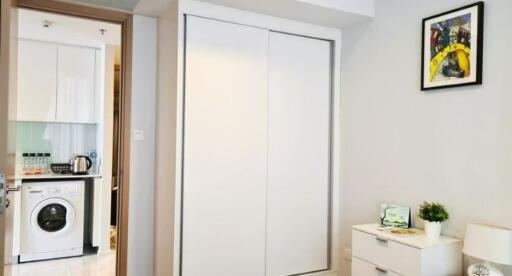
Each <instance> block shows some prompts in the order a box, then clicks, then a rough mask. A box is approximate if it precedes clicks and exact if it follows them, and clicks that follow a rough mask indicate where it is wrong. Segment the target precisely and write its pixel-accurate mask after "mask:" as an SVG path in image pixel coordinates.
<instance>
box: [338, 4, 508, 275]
mask: <svg viewBox="0 0 512 276" xmlns="http://www.w3.org/2000/svg"><path fill="white" fill-rule="evenodd" d="M472 2H474V1H472V0H463V1H461V0H430V1H423V0H410V1H403V0H386V1H376V17H375V19H374V20H373V21H371V22H368V23H363V24H359V25H357V26H353V27H350V28H347V29H345V30H344V32H343V51H342V59H343V60H342V133H343V135H342V136H343V137H342V139H343V141H342V145H343V146H342V147H343V150H342V160H343V164H342V206H341V208H342V212H343V213H342V229H341V231H342V242H343V246H345V247H350V239H351V237H350V227H351V225H353V224H358V223H368V222H376V221H377V217H378V215H379V205H380V203H381V202H383V201H388V202H395V203H400V204H406V205H411V206H413V207H414V209H415V211H416V210H417V206H418V205H419V204H420V203H421V202H422V201H423V200H432V201H439V202H441V203H443V204H445V205H446V206H447V208H448V211H449V212H450V215H451V218H450V220H449V221H448V222H447V223H445V224H444V233H445V234H448V235H453V236H457V237H463V235H464V231H465V225H466V223H468V222H483V223H490V224H497V225H503V226H507V227H512V216H511V215H510V210H511V209H512V200H511V199H510V197H511V195H512V184H511V183H512V169H511V167H512V108H511V103H512V93H511V88H510V73H509V71H510V62H511V61H512V51H510V45H512V28H510V27H511V25H510V14H511V11H512V1H509V0H493V1H486V2H485V4H486V7H485V9H486V11H485V17H486V18H485V36H484V41H485V46H484V65H483V67H484V68H483V69H484V71H483V74H484V79H483V81H484V84H483V85H482V86H472V87H465V88H454V89H443V90H439V91H436V92H427V93H425V92H421V91H420V89H419V87H420V58H421V20H422V18H424V17H427V16H430V15H434V14H437V13H440V12H443V11H447V10H450V9H453V8H457V7H459V6H462V5H464V4H467V3H472ZM342 263H343V264H344V271H345V273H344V274H343V275H348V263H347V262H342ZM508 273H509V274H507V275H512V269H509V272H508Z"/></svg>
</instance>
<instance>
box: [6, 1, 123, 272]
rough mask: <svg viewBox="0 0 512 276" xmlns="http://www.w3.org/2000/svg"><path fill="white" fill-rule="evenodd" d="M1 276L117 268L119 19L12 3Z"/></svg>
mask: <svg viewBox="0 0 512 276" xmlns="http://www.w3.org/2000/svg"><path fill="white" fill-rule="evenodd" d="M17 21H18V40H17V43H18V45H17V49H18V50H17V51H18V53H17V56H18V58H17V97H16V112H15V118H16V119H15V129H16V131H15V132H16V133H15V134H16V139H15V140H16V145H15V157H14V158H15V160H16V162H15V164H16V165H15V175H14V176H13V177H12V178H13V179H14V183H13V185H11V186H10V187H8V190H7V202H6V205H7V208H6V234H5V243H6V251H5V252H6V253H5V264H6V266H5V270H4V273H5V275H13V276H15V275H47V274H48V275H50V274H51V275H98V273H100V272H101V275H107V274H106V273H108V275H115V271H116V256H117V251H116V249H117V234H118V227H117V225H118V215H117V214H118V202H119V200H118V196H119V195H118V192H117V191H118V184H117V183H118V173H117V172H118V171H119V170H118V163H119V147H120V143H119V131H120V120H122V118H121V117H122V116H121V115H120V104H119V101H120V91H121V75H122V74H121V73H120V72H121V68H122V64H121V63H122V53H121V52H122V50H121V49H122V26H121V25H119V24H114V23H111V22H103V21H96V20H92V19H86V18H79V17H72V16H68V15H62V14H57V13H52V12H49V11H41V10H32V9H23V8H20V9H19V10H18V20H17Z"/></svg>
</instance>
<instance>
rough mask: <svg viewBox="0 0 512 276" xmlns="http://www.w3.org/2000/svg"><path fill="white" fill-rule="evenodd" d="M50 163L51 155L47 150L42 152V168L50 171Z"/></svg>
mask: <svg viewBox="0 0 512 276" xmlns="http://www.w3.org/2000/svg"><path fill="white" fill-rule="evenodd" d="M51 164H52V155H51V154H50V153H49V152H47V153H45V154H44V170H45V172H46V173H49V172H50V167H51Z"/></svg>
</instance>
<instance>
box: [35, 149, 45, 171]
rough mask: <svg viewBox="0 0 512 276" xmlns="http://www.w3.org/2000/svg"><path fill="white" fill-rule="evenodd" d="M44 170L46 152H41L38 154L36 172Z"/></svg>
mask: <svg viewBox="0 0 512 276" xmlns="http://www.w3.org/2000/svg"><path fill="white" fill-rule="evenodd" d="M43 171H44V154H43V153H41V152H39V153H38V154H37V161H36V168H35V173H37V174H40V173H43Z"/></svg>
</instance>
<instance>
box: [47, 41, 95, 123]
mask: <svg viewBox="0 0 512 276" xmlns="http://www.w3.org/2000/svg"><path fill="white" fill-rule="evenodd" d="M58 53H59V54H58V62H57V63H58V65H57V121H59V122H72V123H94V122H95V117H96V116H95V111H94V108H95V107H94V103H95V87H96V86H95V75H96V74H95V70H96V51H95V49H92V48H82V47H73V46H64V45H59V46H58Z"/></svg>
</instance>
